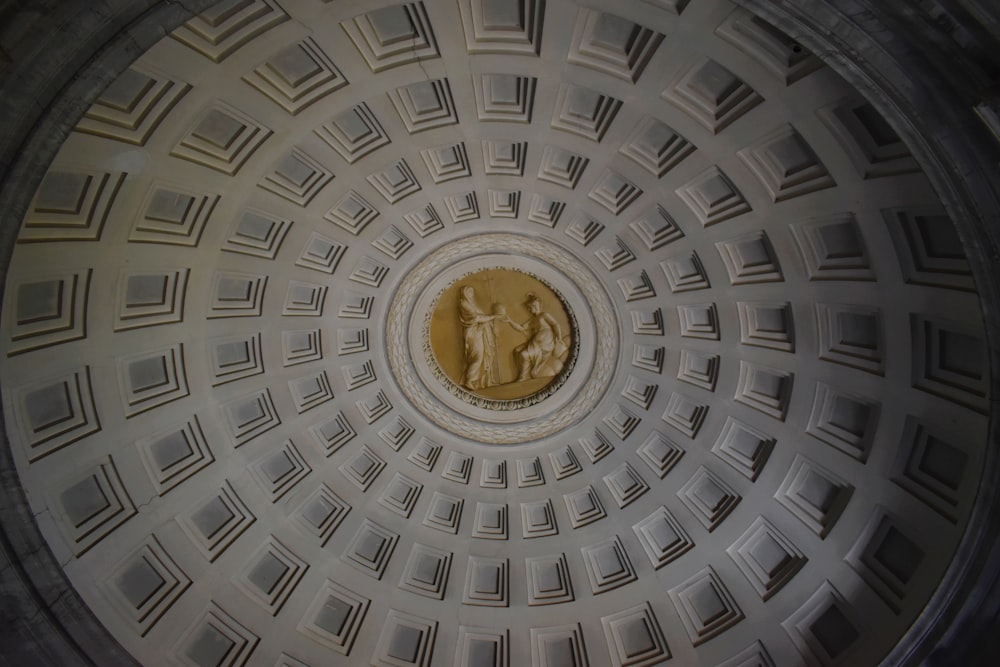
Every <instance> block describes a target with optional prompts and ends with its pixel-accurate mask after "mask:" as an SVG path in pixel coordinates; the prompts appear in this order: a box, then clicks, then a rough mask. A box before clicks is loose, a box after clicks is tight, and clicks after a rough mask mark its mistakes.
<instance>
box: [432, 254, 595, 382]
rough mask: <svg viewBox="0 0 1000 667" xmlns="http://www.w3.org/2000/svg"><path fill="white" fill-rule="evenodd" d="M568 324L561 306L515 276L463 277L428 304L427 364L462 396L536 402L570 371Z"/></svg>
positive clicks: (526, 277)
mask: <svg viewBox="0 0 1000 667" xmlns="http://www.w3.org/2000/svg"><path fill="white" fill-rule="evenodd" d="M572 322H573V318H572V317H571V315H570V313H568V312H567V307H566V305H565V303H564V301H563V299H562V298H561V297H560V296H559V295H558V294H557V293H556V292H555V291H554V290H553V289H552V288H551V287H549V286H548V285H546V284H545V283H544V282H542V281H541V280H539V279H538V278H536V277H535V276H532V275H530V274H528V273H525V272H523V271H516V270H513V269H506V268H490V269H484V270H481V271H476V272H474V273H470V274H468V275H465V276H463V277H462V278H460V279H459V280H456V281H455V282H453V283H452V284H451V285H449V286H448V287H447V288H445V289H444V290H443V291H442V292H441V294H440V295H439V296H438V298H437V301H436V303H435V304H434V309H433V313H432V316H431V320H430V327H429V332H428V334H429V338H430V347H431V351H432V352H433V356H434V361H435V362H436V363H437V365H438V367H439V368H440V369H441V371H442V372H443V373H444V375H445V376H446V377H447V378H448V379H449V380H450V381H451V382H452V383H454V384H455V385H457V386H458V387H460V388H461V389H462V390H464V392H469V393H470V394H473V395H476V396H481V397H483V398H487V399H493V400H498V401H516V400H518V399H523V398H526V397H529V396H533V395H535V394H538V393H539V392H541V391H543V390H545V389H546V388H547V387H549V386H550V385H551V384H552V383H553V382H555V381H556V380H557V379H559V378H561V377H563V376H564V375H565V373H567V372H568V371H569V369H570V367H571V366H572V362H573V355H574V350H575V341H574V336H575V331H574V327H573V325H572Z"/></svg>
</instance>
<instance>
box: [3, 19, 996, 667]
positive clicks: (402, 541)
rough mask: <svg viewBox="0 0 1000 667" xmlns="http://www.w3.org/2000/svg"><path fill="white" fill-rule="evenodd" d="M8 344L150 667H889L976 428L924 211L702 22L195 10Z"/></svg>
mask: <svg viewBox="0 0 1000 667" xmlns="http://www.w3.org/2000/svg"><path fill="white" fill-rule="evenodd" d="M466 288H468V291H467V292H466ZM532 302H534V305H532ZM470 313H472V315H470ZM543 314H544V315H543ZM546 317H547V318H548V319H545V318H546ZM470 318H471V319H470ZM477 318H478V319H477ZM2 334H3V350H4V354H3V358H2V360H0V368H2V371H3V387H2V388H3V397H4V411H5V416H6V424H7V427H8V430H9V436H10V440H11V443H12V450H13V456H14V458H15V461H16V464H17V468H18V472H19V475H20V479H21V482H22V484H23V486H24V488H25V491H26V494H27V497H28V501H29V503H30V504H31V507H32V510H33V512H34V513H35V515H36V520H37V522H38V525H39V528H40V529H41V531H42V534H43V535H44V536H45V538H46V540H47V542H48V544H49V547H50V548H51V550H52V552H53V554H54V555H55V557H56V559H57V560H58V561H59V562H60V564H61V565H62V567H63V568H64V571H65V573H66V575H67V576H68V577H69V579H70V580H71V581H72V583H73V585H74V586H75V587H76V590H77V591H78V592H79V594H80V595H81V596H82V598H83V599H84V600H85V601H86V602H87V604H88V605H89V606H90V608H91V609H92V610H93V612H94V613H95V614H96V616H97V617H98V618H99V620H100V622H101V623H102V624H103V625H104V626H105V627H107V628H108V629H109V631H110V632H111V633H112V634H113V635H114V636H115V638H116V639H117V640H118V641H119V642H120V643H121V644H122V646H124V647H125V648H126V649H127V650H128V651H129V652H130V653H131V654H132V655H133V656H134V657H135V658H136V660H138V661H139V662H141V663H143V664H150V665H152V664H165V663H170V664H184V665H196V666H198V667H217V666H222V665H227V666H229V665H232V666H236V665H243V664H254V665H275V664H279V665H289V666H291V665H296V666H297V665H321V664H368V663H369V662H370V663H371V664H376V665H383V664H385V665H411V664H415V665H431V664H434V665H450V664H461V665H477V666H494V665H495V666H498V667H499V666H507V665H515V666H516V665H528V664H530V665H533V666H538V667H543V666H545V667H554V666H556V665H573V666H575V667H582V666H584V665H594V666H596V665H630V666H637V665H653V664H659V663H660V662H663V661H667V660H670V661H671V662H673V663H674V664H683V665H720V664H724V665H745V664H765V665H799V664H810V665H837V664H850V665H862V664H875V663H877V662H878V661H879V660H881V659H882V657H883V656H885V655H886V653H887V652H888V651H889V650H890V649H891V648H892V647H893V645H894V644H895V643H896V641H897V640H898V639H899V638H900V637H901V636H903V634H904V633H905V632H906V631H907V629H908V628H909V627H910V625H911V624H912V623H913V622H914V620H915V619H916V618H917V616H918V614H920V612H921V610H922V609H923V606H924V605H925V604H926V602H927V600H928V599H929V598H930V596H931V594H932V593H933V592H934V589H935V588H936V586H937V584H938V582H939V581H940V580H941V577H942V576H943V573H944V572H945V569H946V568H947V566H948V565H949V562H950V560H951V557H952V555H953V553H954V551H955V548H956V546H957V545H958V542H959V540H960V538H961V537H962V535H963V530H964V528H965V525H966V522H967V521H968V518H969V514H970V511H971V508H972V504H973V502H974V501H975V498H976V493H977V485H978V483H979V475H980V474H981V470H982V463H983V460H984V449H985V443H986V433H987V425H988V411H989V399H988V383H989V380H990V378H989V377H988V374H987V370H986V368H987V365H986V343H985V336H984V332H983V325H982V320H981V316H980V304H979V301H978V298H977V295H976V292H975V286H974V283H973V279H972V273H971V270H970V266H969V263H968V261H967V260H966V257H965V255H964V252H963V250H962V244H961V243H960V241H959V239H958V235H957V233H956V231H955V228H954V227H953V225H952V223H951V221H950V220H949V218H948V216H947V214H946V213H945V211H944V208H943V207H942V205H941V204H940V202H939V201H938V199H937V197H936V195H935V193H934V190H933V188H932V187H931V184H930V182H929V180H928V179H927V177H926V176H925V175H924V174H923V173H922V172H921V169H920V166H919V165H918V163H917V161H916V160H915V159H914V158H913V157H912V156H911V154H910V152H909V151H908V149H907V147H906V145H905V144H904V143H903V142H902V141H901V140H900V138H899V137H898V136H897V134H896V132H895V131H894V130H893V127H892V125H891V124H890V123H888V122H887V121H886V120H885V119H883V118H882V117H881V116H880V115H879V114H878V112H877V111H876V110H875V109H874V108H873V107H872V106H871V105H870V104H868V103H867V102H866V101H865V99H864V98H863V97H862V96H861V95H860V94H859V93H858V92H857V91H856V90H854V89H853V88H852V87H851V86H850V85H849V84H847V83H846V82H844V81H843V80H842V79H841V78H839V77H838V76H837V75H836V74H835V73H834V72H833V71H832V70H830V69H829V68H827V67H825V66H824V65H823V64H822V63H821V61H820V60H819V59H818V58H817V57H816V56H814V55H812V54H810V53H809V52H807V51H806V50H804V49H803V48H802V47H801V46H799V45H798V44H796V43H794V42H793V41H791V40H790V39H789V38H787V37H785V36H784V35H782V34H781V33H779V32H778V31H776V30H775V29H774V28H773V27H771V26H770V25H768V24H767V23H765V22H763V21H761V20H760V19H758V18H756V17H754V16H753V15H752V14H750V13H749V12H748V11H746V10H745V9H742V8H739V7H736V6H734V5H732V4H730V3H729V2H725V1H724V0H692V1H691V2H686V1H685V0H674V1H671V0H645V1H639V0H634V1H628V2H619V3H614V4H609V3H599V2H579V3H577V2H571V1H569V0H548V1H546V2H543V1H542V0H524V1H522V2H511V1H507V0H458V2H454V1H453V0H448V1H444V0H442V1H438V0H424V1H423V2H415V3H404V4H400V3H398V2H387V1H385V0H379V1H377V2H366V3H363V4H362V3H352V2H331V3H322V2H318V1H316V0H241V1H236V0H232V1H226V2H222V3H220V4H218V5H217V6H215V7H213V8H212V9H210V10H208V11H207V12H205V13H204V14H202V15H201V16H199V17H197V18H194V19H192V20H190V21H188V22H187V23H185V24H184V25H183V26H181V27H179V28H178V29H176V30H175V31H174V32H172V33H171V34H170V35H169V36H167V37H165V38H163V40H162V41H161V42H159V43H158V44H156V45H155V46H154V47H153V48H152V49H150V50H149V51H148V52H147V53H145V54H144V55H142V57H140V58H139V59H138V60H137V61H136V62H135V63H134V64H133V65H132V66H131V67H129V69H127V70H126V71H125V72H124V73H122V74H121V76H120V77H119V78H118V79H116V80H115V82H114V83H113V84H112V85H111V86H109V87H108V88H107V89H106V90H105V91H104V92H103V93H102V94H101V95H100V96H99V98H98V99H97V100H96V101H95V102H94V104H93V105H92V106H91V107H90V108H89V110H87V112H86V113H85V115H84V116H83V118H82V119H80V121H79V123H78V124H77V125H76V126H75V131H74V132H73V133H72V134H71V135H70V136H69V138H68V139H67V140H66V142H65V143H64V145H63V146H62V148H61V149H60V150H59V152H58V154H57V156H56V158H55V160H54V162H53V164H52V166H51V168H50V170H49V172H48V174H47V175H46V177H45V179H44V180H43V182H42V184H41V186H40V187H39V189H38V191H37V193H36V194H35V197H34V199H33V201H32V203H31V206H30V208H29V210H28V211H27V213H26V214H25V216H24V220H23V225H22V228H21V231H20V235H19V237H18V243H17V246H16V248H15V251H14V255H13V258H12V260H11V265H10V271H9V274H8V277H7V280H6V287H5V294H4V310H3V329H2ZM480 362H482V368H483V369H487V370H482V369H479V366H477V364H479V363H480ZM474 368H476V369H479V370H475V371H473V369H474Z"/></svg>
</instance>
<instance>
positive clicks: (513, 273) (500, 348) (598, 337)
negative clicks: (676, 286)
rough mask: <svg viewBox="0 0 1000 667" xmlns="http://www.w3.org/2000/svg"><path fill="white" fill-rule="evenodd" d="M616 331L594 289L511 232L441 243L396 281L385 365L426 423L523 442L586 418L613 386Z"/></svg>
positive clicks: (557, 250)
mask: <svg viewBox="0 0 1000 667" xmlns="http://www.w3.org/2000/svg"><path fill="white" fill-rule="evenodd" d="M619 327H620V325H619V323H618V321H617V318H616V317H615V314H614V309H613V307H612V304H611V299H610V297H609V295H608V293H607V292H606V291H605V289H604V287H603V286H602V285H601V284H600V282H599V281H598V280H597V278H596V277H595V276H594V275H593V274H592V273H591V272H590V270H589V269H588V268H586V267H585V266H584V265H583V264H581V263H580V261H579V260H578V259H576V258H575V257H574V256H573V254H572V253H571V252H569V251H567V250H565V249H563V248H562V247H560V246H559V245H557V244H553V243H551V242H548V241H542V240H540V239H537V238H534V237H527V236H522V235H518V234H510V233H487V234H476V235H472V236H468V237H465V238H462V239H458V240H455V241H452V242H451V243H447V244H445V245H443V246H441V247H440V248H438V249H436V250H434V251H433V252H431V253H430V254H429V255H428V256H427V257H425V258H424V259H423V260H422V261H420V262H419V263H418V264H417V265H416V266H415V267H413V269H411V270H410V272H409V273H408V274H407V275H406V276H405V277H404V278H403V280H402V281H401V282H400V284H399V286H398V288H397V289H396V291H395V293H394V295H393V297H392V300H391V303H390V306H389V310H388V314H387V319H386V354H387V357H388V361H389V366H390V368H391V369H392V377H393V379H394V380H395V381H396V383H397V384H398V386H399V388H400V390H401V391H402V393H403V394H404V395H405V396H406V398H407V399H408V400H409V401H410V402H411V404H412V405H413V406H414V407H416V408H417V409H418V410H419V411H420V412H422V413H423V414H424V415H425V416H426V417H428V418H429V419H430V420H431V421H433V422H435V423H436V424H438V425H439V426H441V427H442V428H445V429H447V430H449V431H451V432H453V433H456V434H459V435H461V436H462V437H465V438H471V439H473V440H479V441H480V442H484V443H489V444H494V445H497V444H516V443H522V442H530V441H534V440H538V439H540V438H544V437H547V436H549V435H552V434H554V433H558V432H560V431H561V430H563V429H564V428H565V427H566V426H568V425H570V424H574V423H577V422H578V421H579V420H580V419H583V418H585V417H586V416H587V415H589V414H591V412H592V410H593V409H594V407H595V406H596V405H597V403H598V401H600V399H601V397H602V396H603V395H604V393H605V391H607V389H608V386H609V384H610V383H611V380H612V378H613V376H614V372H615V368H616V360H617V357H618V346H619V336H620V333H619Z"/></svg>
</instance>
